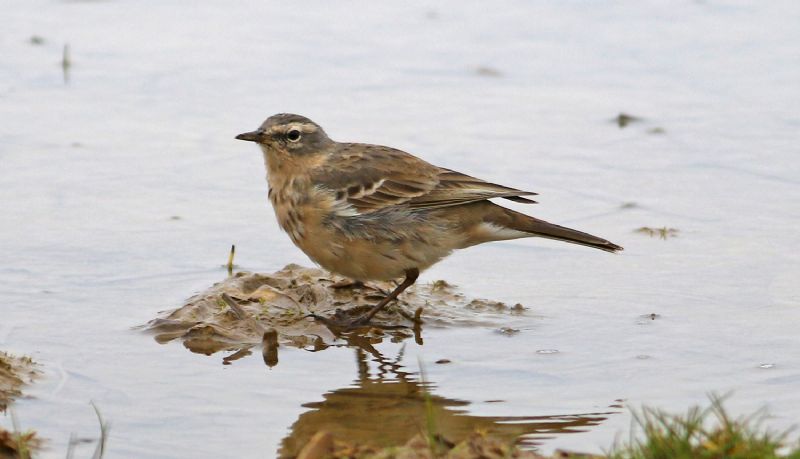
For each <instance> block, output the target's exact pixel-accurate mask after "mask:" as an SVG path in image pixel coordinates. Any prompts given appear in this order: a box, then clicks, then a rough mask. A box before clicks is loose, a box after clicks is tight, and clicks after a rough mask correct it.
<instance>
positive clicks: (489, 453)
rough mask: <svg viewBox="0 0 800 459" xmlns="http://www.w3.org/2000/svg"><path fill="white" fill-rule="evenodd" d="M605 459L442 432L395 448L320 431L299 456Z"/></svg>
mask: <svg viewBox="0 0 800 459" xmlns="http://www.w3.org/2000/svg"><path fill="white" fill-rule="evenodd" d="M323 458H333V459H344V458H350V459H362V458H363V459H367V458H370V459H400V458H415V459H429V458H430V459H433V458H447V459H511V458H513V459H555V458H561V459H602V457H601V456H593V455H587V454H576V453H570V452H566V451H556V453H555V454H553V455H552V456H542V455H539V454H537V453H535V452H533V451H525V450H521V449H519V448H517V447H516V446H514V445H513V444H510V443H508V442H506V441H503V440H501V439H498V438H496V437H493V436H491V435H487V434H485V433H481V432H475V433H473V434H471V435H470V436H468V437H467V438H465V439H464V440H462V441H460V442H458V443H454V442H451V441H450V440H448V439H447V438H445V437H443V436H441V435H425V434H422V433H420V434H417V435H416V436H414V437H413V438H411V439H410V440H408V442H406V443H405V444H403V445H400V446H396V447H391V448H376V447H373V446H368V445H364V444H358V443H353V442H348V441H343V440H341V439H340V438H338V437H335V436H334V435H332V434H331V433H330V432H325V431H322V432H319V433H317V434H316V435H314V437H313V438H312V439H311V441H309V442H308V443H307V444H306V445H305V447H304V448H303V450H302V451H301V452H300V454H299V455H298V456H297V459H323Z"/></svg>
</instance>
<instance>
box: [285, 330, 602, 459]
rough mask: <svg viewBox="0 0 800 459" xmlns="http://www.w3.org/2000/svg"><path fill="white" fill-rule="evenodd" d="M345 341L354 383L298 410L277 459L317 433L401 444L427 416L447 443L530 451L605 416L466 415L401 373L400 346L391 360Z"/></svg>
mask: <svg viewBox="0 0 800 459" xmlns="http://www.w3.org/2000/svg"><path fill="white" fill-rule="evenodd" d="M348 340H349V343H348V344H349V345H350V346H352V347H353V348H354V350H355V355H356V365H357V371H358V378H357V379H356V380H355V381H354V382H353V384H352V385H350V386H348V387H343V388H340V389H336V390H334V391H331V392H328V393H326V394H324V395H323V398H324V400H323V401H320V402H313V403H307V404H305V405H303V406H304V407H306V408H310V410H309V411H306V412H305V413H303V414H301V415H300V417H299V418H298V419H297V421H295V423H294V424H293V425H292V426H291V432H290V434H289V435H288V436H287V437H286V438H284V439H283V441H282V442H281V445H280V449H279V456H280V457H282V458H291V457H295V456H297V454H298V453H299V452H300V450H301V449H302V448H303V446H304V445H305V444H306V443H307V442H308V441H309V440H310V439H311V437H312V436H313V435H314V434H315V433H316V432H319V431H328V432H330V433H331V434H333V436H334V438H337V439H342V440H345V441H347V442H349V443H354V444H369V445H373V446H392V445H401V444H404V443H405V442H407V441H408V440H409V439H410V438H412V437H413V436H415V435H416V434H418V433H420V432H424V431H425V422H426V416H429V417H432V418H433V419H434V420H435V422H436V426H437V429H438V433H439V434H441V435H442V436H443V437H444V438H447V439H448V440H450V441H452V442H459V441H461V440H463V439H464V438H466V437H467V436H468V435H470V434H471V433H473V432H475V431H483V432H486V433H489V434H491V435H492V436H494V437H496V438H498V439H500V440H503V441H509V442H511V441H514V440H517V439H519V441H520V443H522V444H524V445H527V446H534V445H536V443H537V442H539V441H541V440H543V439H545V438H550V437H552V436H553V435H556V434H561V433H569V432H581V431H585V430H586V429H587V428H589V427H591V426H595V425H598V424H599V423H601V422H602V421H604V420H605V419H606V418H607V416H608V415H609V414H611V413H588V414H580V415H564V416H505V417H491V416H475V415H471V414H469V413H468V412H467V410H466V409H465V407H466V406H467V405H469V402H467V401H463V400H456V399H449V398H446V397H442V396H440V395H436V394H435V386H434V384H433V383H431V382H428V381H424V380H422V379H421V378H420V377H419V375H418V374H417V373H414V372H410V371H407V370H405V369H404V367H403V365H402V363H401V362H402V359H403V354H404V349H405V347H403V348H401V350H400V351H399V353H398V355H397V356H395V357H394V358H386V357H384V356H383V355H382V354H381V353H380V352H379V351H378V350H377V349H375V347H374V346H373V344H372V342H371V340H370V339H369V338H366V337H363V336H361V337H359V336H357V335H354V336H351V337H349V338H348ZM426 406H427V408H426Z"/></svg>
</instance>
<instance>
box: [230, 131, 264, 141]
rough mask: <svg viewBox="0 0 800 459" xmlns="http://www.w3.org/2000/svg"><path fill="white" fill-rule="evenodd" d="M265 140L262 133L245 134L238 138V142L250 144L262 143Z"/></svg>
mask: <svg viewBox="0 0 800 459" xmlns="http://www.w3.org/2000/svg"><path fill="white" fill-rule="evenodd" d="M263 138H264V133H263V132H262V131H253V132H245V133H244V134H239V135H237V136H236V140H247V141H248V142H260V141H261V140H262V139H263Z"/></svg>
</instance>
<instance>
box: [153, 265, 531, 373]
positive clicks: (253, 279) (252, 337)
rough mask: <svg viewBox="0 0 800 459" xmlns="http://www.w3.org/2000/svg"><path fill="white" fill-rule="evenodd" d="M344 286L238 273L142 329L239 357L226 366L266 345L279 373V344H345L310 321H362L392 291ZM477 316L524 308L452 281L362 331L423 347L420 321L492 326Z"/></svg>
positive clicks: (412, 297) (305, 272) (281, 274)
mask: <svg viewBox="0 0 800 459" xmlns="http://www.w3.org/2000/svg"><path fill="white" fill-rule="evenodd" d="M345 281H346V280H344V279H342V278H340V277H337V276H332V275H330V274H329V273H328V272H326V271H324V270H322V269H317V268H304V267H301V266H298V265H288V266H286V267H285V268H283V269H282V270H280V271H278V272H276V273H273V274H258V273H250V272H238V273H236V274H234V275H232V276H231V277H228V278H227V279H225V280H223V281H222V282H219V283H217V284H215V285H213V286H212V287H210V288H209V289H207V290H205V291H203V292H201V293H198V294H197V295H195V296H193V297H191V298H189V299H188V300H187V301H186V304H184V305H183V306H182V307H180V308H178V309H176V310H174V311H172V312H170V313H168V314H166V315H165V316H164V317H161V318H158V319H155V320H153V321H151V322H150V323H148V324H147V325H146V326H145V327H144V328H145V329H147V330H149V331H151V332H153V333H155V339H156V341H158V342H160V343H166V342H169V341H172V340H175V339H180V340H182V341H183V344H184V346H186V347H187V348H188V349H189V350H191V351H192V352H197V353H202V354H208V355H210V354H213V353H215V352H218V351H223V350H227V351H235V353H234V354H232V355H229V356H227V357H225V363H230V362H232V361H233V360H236V359H238V358H241V357H243V356H245V355H249V354H250V351H249V349H250V348H252V347H254V346H258V345H261V346H262V348H263V355H264V360H265V363H267V365H269V366H274V365H275V364H277V362H278V357H277V349H278V345H279V344H280V345H288V346H294V347H301V348H310V349H315V350H319V349H324V348H325V347H327V346H331V345H337V344H339V343H341V341H339V339H340V333H337V330H332V329H331V328H328V326H326V325H325V324H324V323H321V322H319V321H316V320H314V319H312V318H310V317H309V316H310V315H311V314H314V315H318V316H323V317H331V316H334V315H337V316H338V317H342V316H343V317H345V318H347V317H349V318H357V317H359V316H360V315H362V314H364V312H366V311H367V310H368V309H369V308H371V307H372V306H373V305H374V304H375V303H377V302H378V301H380V299H381V298H383V296H385V295H386V292H388V291H391V290H392V289H393V288H394V285H393V284H392V283H391V282H375V283H370V284H369V285H360V284H353V283H348V282H345ZM423 311H424V315H422V314H423ZM475 311H483V312H486V313H494V314H519V313H521V312H522V311H524V307H523V306H522V305H514V306H511V307H509V306H507V305H506V304H504V303H501V302H497V301H489V300H479V299H468V298H466V297H465V296H464V295H462V294H461V293H459V292H458V291H457V289H456V288H455V287H454V286H452V285H450V284H448V283H447V282H445V281H436V282H434V283H432V284H418V285H415V286H412V287H411V288H409V289H408V290H407V291H406V292H405V293H404V294H403V295H402V296H401V297H400V300H399V301H397V302H393V303H392V304H390V305H389V306H388V307H387V308H385V309H384V310H383V311H381V312H380V313H378V315H377V316H376V317H375V319H374V320H373V322H374V323H375V325H376V326H373V327H369V326H368V327H365V329H364V330H360V332H362V335H364V336H367V337H369V338H372V339H375V340H376V342H379V341H381V340H382V339H383V338H385V337H390V338H391V339H393V340H401V339H405V338H409V337H411V336H415V338H417V340H418V341H420V342H421V338H420V337H419V336H418V334H419V331H420V325H419V324H420V322H421V321H422V320H424V321H425V323H426V326H427V325H430V326H444V325H453V324H467V325H475V324H481V323H489V322H488V321H487V320H486V314H483V315H482V320H481V319H476V316H477V315H476V314H475ZM381 324H383V326H381Z"/></svg>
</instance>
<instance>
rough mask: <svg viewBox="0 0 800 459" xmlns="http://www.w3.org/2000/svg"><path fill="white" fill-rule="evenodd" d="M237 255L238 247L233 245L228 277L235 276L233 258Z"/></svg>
mask: <svg viewBox="0 0 800 459" xmlns="http://www.w3.org/2000/svg"><path fill="white" fill-rule="evenodd" d="M234 255H236V245H235V244H232V245H231V253H230V254H229V255H228V275H229V276H231V275H233V256H234Z"/></svg>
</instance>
